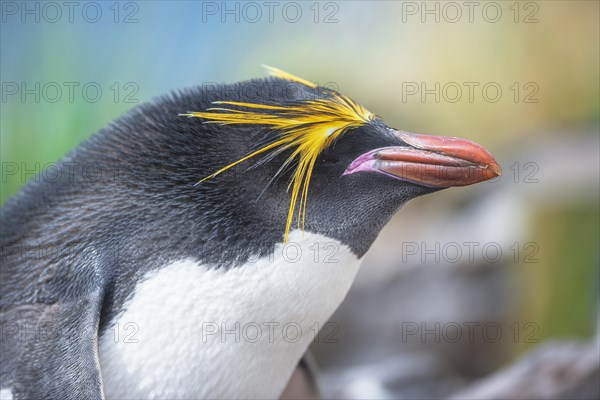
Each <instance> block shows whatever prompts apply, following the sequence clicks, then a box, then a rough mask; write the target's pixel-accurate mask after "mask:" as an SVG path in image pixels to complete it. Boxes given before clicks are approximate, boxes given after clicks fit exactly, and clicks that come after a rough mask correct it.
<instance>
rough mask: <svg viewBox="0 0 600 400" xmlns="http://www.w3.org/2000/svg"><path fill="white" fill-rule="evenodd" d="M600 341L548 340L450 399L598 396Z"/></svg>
mask: <svg viewBox="0 0 600 400" xmlns="http://www.w3.org/2000/svg"><path fill="white" fill-rule="evenodd" d="M598 345H599V342H598V341H590V342H585V343H579V342H548V343H545V344H544V345H541V346H539V348H537V349H535V350H534V351H532V352H531V353H529V354H527V355H526V356H524V357H523V358H522V359H521V360H519V361H518V362H516V363H514V364H513V365H511V366H509V367H506V368H504V369H502V370H501V371H499V372H497V373H495V374H493V375H491V376H489V377H486V378H484V379H481V380H479V381H477V382H475V383H473V384H472V385H470V386H468V387H467V388H465V389H464V390H461V391H459V392H457V393H455V394H454V395H453V396H452V397H451V399H465V400H468V399H473V400H486V399H572V400H578V399H581V400H583V399H598V398H600V353H599V348H598Z"/></svg>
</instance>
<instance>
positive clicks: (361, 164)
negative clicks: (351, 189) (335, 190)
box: [344, 131, 502, 188]
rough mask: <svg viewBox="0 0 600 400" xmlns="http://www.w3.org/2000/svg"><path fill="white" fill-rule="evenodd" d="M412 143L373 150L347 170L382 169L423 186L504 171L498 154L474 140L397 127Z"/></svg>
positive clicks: (482, 177)
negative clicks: (497, 157)
mask: <svg viewBox="0 0 600 400" xmlns="http://www.w3.org/2000/svg"><path fill="white" fill-rule="evenodd" d="M396 134H397V136H398V138H399V139H400V140H402V141H403V142H404V143H406V144H407V145H408V146H392V147H383V148H379V149H375V150H371V151H369V152H368V153H365V154H363V155H361V156H359V157H358V158H357V159H356V160H354V161H353V162H352V163H351V164H350V166H349V167H348V168H347V169H346V171H345V172H344V175H350V174H354V173H357V172H379V173H383V174H386V175H390V176H392V177H394V178H397V179H401V180H404V181H408V182H412V183H416V184H419V185H423V186H429V187H436V188H443V187H451V186H466V185H472V184H474V183H478V182H483V181H487V180H489V179H493V178H495V177H497V176H500V175H501V174H502V170H501V169H500V166H499V165H498V163H497V162H496V160H495V159H494V157H493V156H492V155H491V154H490V153H489V152H488V151H487V150H486V149H484V148H483V147H481V146H480V145H478V144H477V143H474V142H471V141H470V140H465V139H460V138H455V137H446V136H428V135H417V134H413V133H408V132H402V131H396Z"/></svg>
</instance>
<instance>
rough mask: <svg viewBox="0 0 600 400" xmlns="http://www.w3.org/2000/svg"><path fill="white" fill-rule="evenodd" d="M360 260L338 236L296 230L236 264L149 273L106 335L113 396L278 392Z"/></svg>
mask: <svg viewBox="0 0 600 400" xmlns="http://www.w3.org/2000/svg"><path fill="white" fill-rule="evenodd" d="M359 263H360V260H359V259H358V258H357V257H356V256H355V255H354V254H353V253H352V252H351V251H350V249H349V248H348V247H347V246H345V245H343V244H341V243H340V242H339V241H337V240H335V239H331V238H328V237H325V236H321V235H316V234H312V233H308V232H306V233H304V234H303V233H302V232H299V231H293V232H291V234H290V242H289V243H288V244H286V245H284V244H282V243H281V244H278V245H276V246H275V247H274V251H273V252H272V253H271V254H269V255H268V256H265V257H261V258H255V259H250V260H248V261H247V262H246V263H245V264H242V265H240V266H238V267H236V268H231V269H223V268H220V269H217V268H214V266H211V265H204V264H201V263H200V262H198V261H197V260H194V259H183V260H179V261H176V262H174V263H171V264H169V265H167V266H165V267H164V268H161V269H158V270H155V271H153V272H150V273H149V274H148V275H146V276H145V278H144V280H142V281H140V282H139V283H138V284H137V286H136V288H135V290H134V293H133V295H132V296H131V297H130V298H129V300H128V301H127V302H126V303H125V304H124V307H123V311H122V312H121V313H120V314H119V315H117V317H116V318H115V319H114V320H113V321H112V323H111V325H110V327H109V329H107V330H106V331H105V333H104V334H103V335H102V337H101V339H100V363H101V367H102V371H103V376H104V386H105V392H106V395H107V398H113V397H114V398H118V397H136V396H137V397H153V396H154V397H161V398H175V397H192V398H198V397H211V398H219V397H221V398H223V397H228V398H238V397H240V396H242V397H254V398H256V397H262V398H275V397H277V396H279V394H280V393H281V391H282V390H283V388H284V387H285V384H286V383H287V381H288V379H289V377H290V376H291V374H292V371H293V369H294V368H295V366H296V364H297V362H298V361H299V359H300V358H301V357H302V355H303V353H304V352H305V351H306V349H307V347H308V345H309V344H310V343H311V342H312V341H313V340H315V337H317V336H316V335H317V333H318V331H319V329H321V328H323V327H324V325H325V323H326V322H327V320H328V319H329V317H330V316H331V314H332V313H333V312H334V311H335V309H336V308H337V307H338V306H339V304H340V303H341V302H342V300H343V299H344V297H345V295H346V293H347V292H348V290H349V288H350V286H351V284H352V281H353V279H354V277H355V275H356V272H357V270H358V266H359ZM126 324H129V325H127V326H126ZM332 328H333V329H328V330H327V332H336V331H337V330H336V329H335V326H334V327H332ZM125 329H127V331H125ZM115 332H117V333H120V334H121V335H120V337H119V340H115V339H116V336H115ZM127 334H130V336H129V337H128V339H129V340H128V341H125V340H124V335H127ZM329 339H331V338H329ZM132 341H134V342H132Z"/></svg>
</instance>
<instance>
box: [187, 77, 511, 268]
mask: <svg viewBox="0 0 600 400" xmlns="http://www.w3.org/2000/svg"><path fill="white" fill-rule="evenodd" d="M270 72H271V75H273V76H272V77H270V78H267V79H263V80H253V81H248V82H245V83H242V84H241V85H239V86H237V89H236V90H230V91H229V92H228V93H223V94H222V96H221V98H218V99H216V100H212V101H211V102H210V104H209V105H208V106H206V107H205V108H204V109H202V110H191V111H188V112H186V113H182V114H180V116H181V117H189V120H188V123H189V124H191V125H192V126H195V128H196V129H200V127H202V129H204V130H205V132H206V130H209V131H210V135H211V138H212V139H213V143H214V142H217V143H220V144H213V145H212V146H209V147H210V148H209V149H208V150H207V151H209V152H211V153H212V154H211V155H210V156H208V158H210V160H211V161H210V165H211V166H212V168H213V170H210V171H209V173H208V174H206V175H205V176H200V177H198V178H199V181H198V182H197V184H196V187H197V188H198V189H200V190H201V188H202V187H206V186H207V187H209V188H211V190H214V191H227V192H228V196H229V197H228V201H231V202H233V203H237V202H239V203H240V204H243V205H244V207H246V211H245V212H246V213H247V215H248V214H252V215H254V216H260V219H261V221H263V223H267V221H268V223H269V224H270V226H271V227H272V228H274V229H277V230H278V231H279V232H280V235H281V239H282V241H284V242H287V241H288V240H289V233H290V231H292V230H294V229H296V228H297V229H301V230H306V231H310V232H314V233H318V234H321V235H324V236H327V237H331V238H335V239H337V240H339V241H341V242H342V243H344V244H347V245H348V246H349V247H350V248H351V249H352V250H353V251H354V252H355V253H356V254H357V255H358V256H362V255H363V254H364V253H365V252H366V251H367V250H368V248H369V247H370V245H371V244H372V242H373V241H374V240H375V238H376V237H377V235H378V234H379V231H380V230H381V229H382V228H383V226H384V225H385V224H386V223H387V222H388V220H389V219H390V218H391V217H392V216H393V215H394V214H395V213H396V212H397V211H398V210H399V208H400V207H401V206H402V205H403V204H405V203H406V202H407V201H408V200H411V199H413V198H415V197H418V196H421V195H424V194H428V193H432V192H434V191H437V190H440V189H444V188H447V187H452V186H464V185H470V184H473V183H477V182H481V181H485V180H488V179H492V178H494V177H496V176H498V175H500V168H499V166H498V164H497V162H496V161H495V160H494V158H493V157H492V156H491V154H490V153H489V152H487V151H486V150H485V149H484V148H483V147H481V146H479V145H478V144H475V143H473V142H471V141H468V140H464V139H459V138H453V137H443V136H427V135H417V134H411V133H408V132H403V131H400V130H397V129H394V128H391V127H389V126H388V125H386V124H385V123H384V122H383V121H382V120H381V118H379V117H378V116H377V115H376V114H374V113H372V112H370V111H369V110H367V109H366V108H365V107H363V106H361V105H359V104H358V103H356V102H355V101H353V100H352V99H350V98H348V97H346V96H344V95H342V94H340V93H339V92H337V91H335V90H332V89H329V88H324V87H319V86H318V85H316V84H314V83H311V82H309V81H306V80H304V79H302V78H298V77H295V76H293V75H290V74H288V73H286V72H283V71H280V70H277V69H274V68H270ZM202 104H205V103H202ZM236 209H237V208H236ZM239 217H240V218H242V217H241V216H239ZM248 220H251V218H249V219H248Z"/></svg>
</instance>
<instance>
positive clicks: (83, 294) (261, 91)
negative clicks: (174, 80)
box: [0, 76, 441, 399]
mask: <svg viewBox="0 0 600 400" xmlns="http://www.w3.org/2000/svg"><path fill="white" fill-rule="evenodd" d="M223 93H224V94H225V95H226V97H223V96H222V95H223ZM219 95H221V96H217V93H209V92H206V91H205V90H203V89H202V88H198V89H192V90H188V91H184V92H178V93H174V94H172V95H170V96H167V97H163V98H160V99H158V100H157V101H155V102H153V103H151V104H145V105H141V106H139V107H137V108H135V109H134V110H132V111H131V112H129V113H127V114H126V115H125V116H123V117H121V118H119V119H117V120H116V121H114V122H113V123H111V124H110V125H109V126H108V127H106V128H104V129H102V130H101V131H100V132H98V133H97V134H95V135H93V136H92V137H91V138H90V139H89V140H87V141H86V142H84V143H82V144H81V145H80V146H79V147H78V148H77V149H75V150H74V151H73V152H72V153H70V154H69V155H67V156H66V157H65V158H64V159H63V160H62V161H61V163H60V164H59V169H60V170H61V172H62V173H61V174H60V176H59V177H58V178H56V177H52V179H48V178H44V177H43V176H41V177H36V178H35V179H34V180H32V181H31V182H30V183H28V184H27V185H26V186H25V187H24V188H23V189H22V190H21V191H20V192H19V193H18V194H17V195H16V196H15V197H13V198H12V199H10V200H9V201H8V202H7V203H6V204H5V205H4V206H3V208H2V210H1V215H0V217H1V222H2V223H1V228H0V229H1V245H2V266H1V268H0V278H1V279H0V289H1V291H0V293H1V298H0V323H1V324H2V334H3V337H2V341H1V343H0V346H1V347H2V348H1V350H2V351H1V352H0V365H1V367H0V375H1V376H0V378H1V379H0V389H1V390H2V393H3V394H6V393H11V395H12V396H13V397H14V398H47V397H51V398H66V399H70V398H89V399H102V398H105V396H106V398H120V397H127V398H202V397H210V398H258V397H263V398H265V397H266V398H273V397H277V396H278V395H279V394H280V393H281V391H282V390H283V387H284V386H285V383H286V382H287V380H288V379H289V378H290V376H291V374H292V371H293V369H294V367H295V365H296V364H297V363H298V361H299V359H300V357H301V356H302V354H303V352H304V351H305V350H306V348H307V347H308V344H309V343H310V341H311V340H312V339H314V334H315V333H316V332H314V329H317V330H318V328H319V327H321V326H322V325H323V324H324V323H325V321H326V320H327V319H328V318H329V316H330V315H331V314H332V313H333V311H334V310H335V308H336V307H337V306H338V305H339V303H340V302H341V301H342V300H343V298H344V296H345V294H346V292H347V291H348V289H349V287H350V284H351V282H352V279H353V277H354V275H355V273H356V270H357V268H358V264H359V260H360V258H362V256H363V255H364V254H365V252H366V251H367V250H368V248H369V247H370V245H371V243H372V242H373V241H374V240H375V238H376V237H377V235H378V233H379V231H380V230H381V228H382V227H383V226H384V225H385V224H386V223H387V221H388V220H389V219H390V218H391V217H392V215H393V214H394V213H395V212H396V211H397V210H398V209H399V208H400V207H401V205H402V204H404V203H405V202H406V201H408V200H409V199H411V198H414V197H416V196H419V195H422V194H426V193H431V192H433V191H436V190H439V189H440V188H441V187H435V186H428V185H422V184H419V183H416V182H411V181H408V180H402V181H401V180H397V179H392V178H390V176H389V175H390V173H389V172H385V171H384V172H383V173H351V174H349V173H348V168H349V165H355V164H354V163H355V162H356V161H355V160H363V158H364V155H367V154H369V152H370V151H372V150H373V149H377V148H386V149H389V148H393V146H396V147H398V146H399V147H398V148H400V149H407V148H409V147H411V146H410V145H408V144H407V143H406V142H404V141H403V140H402V139H400V136H398V134H396V132H397V131H395V130H393V129H391V128H389V127H387V126H386V125H384V124H383V122H381V121H380V120H379V119H373V120H369V121H368V122H365V123H364V124H363V123H361V124H358V125H352V126H351V128H348V129H347V132H344V136H343V137H341V138H340V139H339V140H336V141H335V144H333V145H331V146H329V147H327V148H324V149H323V151H321V152H320V153H319V154H318V158H317V159H316V161H315V162H314V168H312V170H311V172H312V178H311V183H310V185H311V186H310V193H311V194H310V195H309V196H308V200H307V201H306V204H305V208H304V210H305V211H304V216H305V217H304V218H299V217H298V215H299V214H296V213H291V212H290V210H289V206H290V194H289V191H288V190H289V182H290V179H291V178H292V177H293V176H294V175H293V174H294V171H293V168H284V169H283V170H282V165H284V166H285V165H286V164H285V160H286V159H287V157H289V154H290V153H293V148H287V149H283V150H282V151H278V152H275V153H273V154H268V155H266V156H264V157H262V158H259V159H258V160H253V161H250V162H245V163H239V164H235V165H234V166H233V167H232V168H230V169H229V170H227V171H225V172H223V173H221V174H219V175H217V176H216V177H215V178H213V179H209V180H206V181H205V182H202V183H201V184H198V185H195V184H196V183H197V182H198V180H199V179H201V178H203V177H207V176H210V175H211V174H213V173H214V172H215V171H217V170H219V169H220V168H222V167H223V166H224V165H227V164H231V163H234V162H235V161H236V160H240V159H242V158H243V157H245V156H247V155H248V153H249V152H251V151H254V150H255V149H256V148H257V146H260V145H264V143H272V142H273V140H275V139H274V138H276V137H279V136H278V135H281V134H282V133H281V132H282V131H281V130H277V129H273V128H271V127H270V126H266V125H264V124H258V125H257V124H248V123H247V124H235V125H228V124H226V123H216V124H211V123H203V121H202V120H199V119H198V118H186V117H182V116H180V115H179V114H180V113H182V112H187V111H190V110H209V109H211V107H214V102H215V101H220V102H223V101H224V100H225V101H229V102H232V103H235V102H237V103H240V102H244V103H243V104H247V102H249V101H250V102H252V104H269V105H273V104H275V105H276V106H271V107H273V108H275V107H282V106H279V105H282V104H283V105H289V104H292V105H294V106H293V107H296V105H298V104H310V105H312V104H313V103H310V102H311V101H312V100H314V99H315V98H319V96H323V94H322V93H318V91H316V90H315V88H314V87H312V86H310V85H307V84H306V83H305V82H303V81H298V80H290V79H288V77H287V76H284V77H271V78H267V79H263V80H253V81H248V82H243V83H241V84H237V85H235V86H233V87H229V88H228V89H227V90H223V91H221V92H220V93H219ZM329 96H335V94H331V93H329V92H327V93H326V95H325V97H329ZM333 99H334V100H333V101H335V102H338V98H337V97H333ZM327 101H330V100H327ZM339 102H340V103H339V104H341V106H343V107H345V110H350V111H348V112H351V110H352V109H355V107H356V106H354V105H353V104H352V103H349V101H347V100H343V101H342V100H339ZM344 102H345V103H348V104H347V105H345V104H342V103H344ZM320 104H321V103H318V104H317V105H320ZM336 104H337V103H336ZM337 106H338V105H336V107H337ZM245 107H246V108H247V109H249V110H252V108H253V107H257V106H245ZM290 107H292V106H290ZM355 111H356V110H355ZM248 112H249V111H246V115H247V113H248ZM266 112H268V111H266ZM294 112H296V111H294ZM327 112H329V111H327ZM225 114H226V116H225V117H227V118H231V117H230V115H231V114H232V112H230V111H227V112H226V113H225ZM325 115H327V114H325ZM209 117H210V116H207V118H209ZM219 118H221V117H219ZM294 118H296V119H297V118H299V117H298V116H296V117H294ZM290 120H292V118H291V117H290ZM317 125H318V124H317ZM348 126H350V125H348ZM344 129H346V128H344ZM286 132H287V131H286ZM332 132H333V131H332V130H330V131H328V133H327V135H329V134H332ZM402 137H403V136H402ZM406 140H408V139H406ZM411 140H412V139H411ZM361 157H363V158H361ZM363 161H364V160H363ZM371 161H372V160H371V159H369V160H367V161H365V162H364V165H362V164H361V165H362V166H361V167H360V168H363V167H364V168H367V167H368V168H371V166H372V165H374V164H373V163H372V162H371ZM388 164H389V163H387V164H386V166H387V165H388ZM378 165H379V164H377V165H375V166H378ZM288 167H291V165H290V166H288ZM382 170H383V167H382ZM393 173H394V174H395V173H396V172H393ZM399 174H400V173H399ZM274 177H275V178H276V179H274ZM290 215H292V217H290ZM286 218H288V220H289V218H293V224H292V225H293V226H295V227H298V228H294V229H291V230H290V232H289V236H288V231H287V230H286V229H289V226H290V224H289V223H288V224H287V228H286ZM302 228H303V229H302ZM284 232H286V235H284V234H283V233H284ZM295 252H299V254H300V258H297V255H295ZM236 323H239V325H240V327H239V328H237V327H236ZM257 326H258V327H259V328H260V329H261V332H260V336H259V338H258V340H256V338H255V336H256V333H255V331H256V330H257V329H256V327H257ZM286 326H287V327H288V328H287V329H288V331H287V332H286V333H287V334H290V335H292V334H293V333H294V331H293V330H294V329H295V328H299V329H300V330H301V334H300V337H299V338H298V340H297V341H295V342H294V341H293V340H291V339H290V338H283V339H282V334H283V331H282V329H283V327H286ZM215 327H216V329H217V330H216V331H214V329H215ZM244 329H245V331H244ZM228 330H234V331H236V333H230V334H227V331H228ZM270 330H274V333H273V334H274V339H273V336H272V335H270V333H271V332H270ZM311 330H313V331H311ZM236 335H246V336H245V337H244V336H242V337H240V338H239V340H236ZM248 335H250V336H248Z"/></svg>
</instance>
